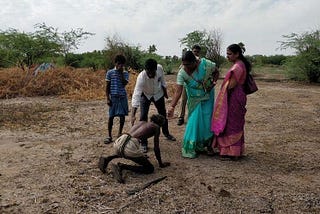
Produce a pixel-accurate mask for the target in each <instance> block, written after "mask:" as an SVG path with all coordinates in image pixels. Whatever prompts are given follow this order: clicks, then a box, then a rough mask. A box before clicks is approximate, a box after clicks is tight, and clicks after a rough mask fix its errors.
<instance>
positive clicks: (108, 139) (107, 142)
mask: <svg viewBox="0 0 320 214" xmlns="http://www.w3.org/2000/svg"><path fill="white" fill-rule="evenodd" d="M103 142H104V144H109V143H112V138H111V137H107V138H106V139H104V141H103Z"/></svg>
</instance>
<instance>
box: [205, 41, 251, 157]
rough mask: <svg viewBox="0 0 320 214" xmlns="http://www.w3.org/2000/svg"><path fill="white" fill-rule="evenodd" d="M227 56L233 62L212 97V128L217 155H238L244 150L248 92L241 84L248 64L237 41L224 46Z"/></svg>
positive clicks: (249, 68)
mask: <svg viewBox="0 0 320 214" xmlns="http://www.w3.org/2000/svg"><path fill="white" fill-rule="evenodd" d="M227 58H228V60H229V61H230V62H232V63H233V65H232V67H231V68H230V69H229V70H228V72H227V74H226V76H225V78H224V81H223V83H222V85H221V89H220V92H219V94H218V97H217V99H216V101H215V107H214V112H213V115H212V120H211V130H212V131H213V132H214V133H215V136H216V137H215V139H214V142H213V144H212V146H213V148H218V149H219V152H220V156H222V157H229V158H232V159H238V158H239V157H241V156H242V155H243V153H244V124H245V114H246V111H247V110H246V103H247V96H246V94H245V92H244V88H243V85H244V83H245V80H246V76H247V73H249V72H250V70H251V65H250V63H249V62H248V60H247V59H246V58H245V57H244V56H243V50H242V49H241V47H240V46H239V45H237V44H232V45H230V46H229V47H228V48H227Z"/></svg>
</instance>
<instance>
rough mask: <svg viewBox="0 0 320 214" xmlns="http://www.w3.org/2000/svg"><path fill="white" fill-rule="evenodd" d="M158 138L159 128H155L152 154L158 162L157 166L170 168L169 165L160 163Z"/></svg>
mask: <svg viewBox="0 0 320 214" xmlns="http://www.w3.org/2000/svg"><path fill="white" fill-rule="evenodd" d="M159 136H160V127H159V128H157V130H156V133H155V135H154V146H153V147H154V154H155V156H156V158H157V160H158V163H159V166H160V167H161V168H164V167H167V166H170V163H168V162H162V160H161V153H160V147H159Z"/></svg>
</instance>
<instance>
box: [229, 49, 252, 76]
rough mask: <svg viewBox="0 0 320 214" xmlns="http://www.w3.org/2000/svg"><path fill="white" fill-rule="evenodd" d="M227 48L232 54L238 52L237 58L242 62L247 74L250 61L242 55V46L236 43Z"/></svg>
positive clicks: (249, 68)
mask: <svg viewBox="0 0 320 214" xmlns="http://www.w3.org/2000/svg"><path fill="white" fill-rule="evenodd" d="M227 49H228V50H230V51H231V52H232V53H234V54H236V53H238V54H239V59H240V60H241V61H242V62H243V63H244V65H245V66H246V70H247V74H249V73H250V71H251V63H250V62H249V61H248V60H247V58H245V57H244V56H243V53H244V51H245V49H244V47H243V48H241V46H240V45H238V44H232V45H229V47H228V48H227Z"/></svg>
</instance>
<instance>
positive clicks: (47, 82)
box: [0, 68, 137, 100]
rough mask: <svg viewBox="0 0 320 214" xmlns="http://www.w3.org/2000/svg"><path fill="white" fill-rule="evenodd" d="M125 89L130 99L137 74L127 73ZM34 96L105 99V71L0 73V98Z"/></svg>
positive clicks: (67, 69)
mask: <svg viewBox="0 0 320 214" xmlns="http://www.w3.org/2000/svg"><path fill="white" fill-rule="evenodd" d="M129 72H130V81H129V84H128V86H127V92H128V95H129V97H131V96H132V93H133V89H134V85H135V82H136V78H137V72H136V71H134V70H129ZM19 96H23V97H33V96H59V97H61V98H65V99H71V100H92V99H104V98H105V71H104V70H99V71H92V70H90V69H73V68H57V69H51V70H48V71H46V72H40V73H39V74H38V75H36V76H35V75H34V74H33V72H32V71H22V70H21V69H18V68H10V69H4V70H0V98H1V99H8V98H14V97H19Z"/></svg>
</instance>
